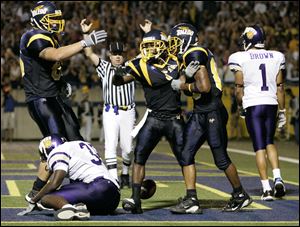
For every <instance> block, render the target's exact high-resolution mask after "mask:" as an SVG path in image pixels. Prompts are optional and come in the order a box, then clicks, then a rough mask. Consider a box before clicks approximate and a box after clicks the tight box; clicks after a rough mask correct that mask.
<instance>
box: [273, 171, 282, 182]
mask: <svg viewBox="0 0 300 227" xmlns="http://www.w3.org/2000/svg"><path fill="white" fill-rule="evenodd" d="M276 178H280V179H282V178H281V174H280V169H273V180H275V179H276Z"/></svg>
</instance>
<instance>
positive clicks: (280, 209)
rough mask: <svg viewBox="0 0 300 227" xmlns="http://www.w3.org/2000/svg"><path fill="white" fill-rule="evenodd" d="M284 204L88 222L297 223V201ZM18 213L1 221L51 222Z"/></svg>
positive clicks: (47, 216) (43, 215) (47, 215)
mask: <svg viewBox="0 0 300 227" xmlns="http://www.w3.org/2000/svg"><path fill="white" fill-rule="evenodd" d="M286 206H287V204H284V201H276V203H275V202H273V203H272V208H273V209H272V210H264V211H263V212H262V211H261V210H243V211H240V212H235V213H224V212H222V211H221V210H218V209H204V211H203V212H204V213H203V214H202V215H174V214H171V213H170V211H169V210H168V209H154V210H145V211H144V213H143V214H140V215H133V214H128V213H124V211H123V210H122V209H118V210H117V212H119V214H115V215H107V216H99V215H97V216H91V219H90V220H91V221H197V220H199V221H233V222H234V221H297V220H299V214H296V212H294V213H291V212H290V209H294V210H296V209H299V204H298V201H289V203H288V206H289V209H286ZM20 211H22V209H11V208H7V209H2V211H1V221H22V222H26V221H54V217H53V213H52V212H50V211H41V212H38V211H34V212H32V213H31V214H29V215H27V216H23V217H20V216H17V213H18V212H20Z"/></svg>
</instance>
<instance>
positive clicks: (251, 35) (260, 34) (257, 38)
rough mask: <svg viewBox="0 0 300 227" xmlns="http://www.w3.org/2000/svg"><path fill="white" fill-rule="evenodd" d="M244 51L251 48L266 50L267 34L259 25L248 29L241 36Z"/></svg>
mask: <svg viewBox="0 0 300 227" xmlns="http://www.w3.org/2000/svg"><path fill="white" fill-rule="evenodd" d="M241 39H242V43H243V46H244V50H248V49H249V48H251V47H256V48H264V47H265V39H266V36H265V32H264V30H263V28H262V27H260V26H259V25H253V26H249V27H246V28H245V30H244V32H243V34H242V35H241Z"/></svg>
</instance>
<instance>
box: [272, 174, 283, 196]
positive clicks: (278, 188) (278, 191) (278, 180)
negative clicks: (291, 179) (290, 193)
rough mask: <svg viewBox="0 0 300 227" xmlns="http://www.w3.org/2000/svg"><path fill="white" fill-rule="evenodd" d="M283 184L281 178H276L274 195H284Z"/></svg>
mask: <svg viewBox="0 0 300 227" xmlns="http://www.w3.org/2000/svg"><path fill="white" fill-rule="evenodd" d="M285 192H286V191H285V186H284V183H283V181H282V179H281V178H276V179H275V181H274V196H275V197H276V198H280V197H282V196H285Z"/></svg>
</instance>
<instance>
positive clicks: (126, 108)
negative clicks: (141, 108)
mask: <svg viewBox="0 0 300 227" xmlns="http://www.w3.org/2000/svg"><path fill="white" fill-rule="evenodd" d="M104 106H105V111H106V112H108V111H109V110H110V108H113V109H114V112H115V114H119V112H118V110H123V111H127V110H131V109H133V108H134V107H135V104H131V105H128V106H114V105H111V104H104Z"/></svg>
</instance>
